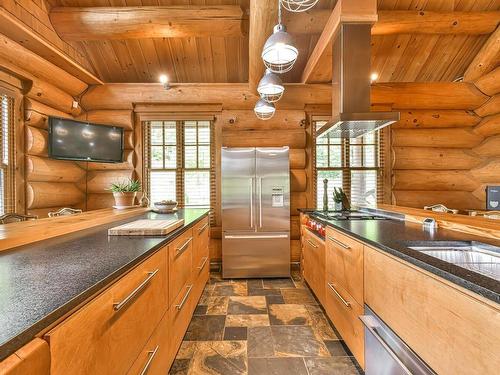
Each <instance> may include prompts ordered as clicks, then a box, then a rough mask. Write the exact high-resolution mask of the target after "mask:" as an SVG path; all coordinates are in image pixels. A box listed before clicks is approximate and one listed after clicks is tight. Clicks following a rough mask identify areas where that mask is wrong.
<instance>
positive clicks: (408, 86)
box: [371, 82, 489, 110]
mask: <svg viewBox="0 0 500 375" xmlns="http://www.w3.org/2000/svg"><path fill="white" fill-rule="evenodd" d="M488 99H489V97H488V96H487V95H484V94H483V93H482V92H481V91H479V90H478V89H477V88H476V87H475V86H474V84H472V83H469V82H409V83H406V82H401V83H399V82H394V83H377V84H375V85H372V91H371V103H372V106H377V105H382V106H386V107H389V108H392V109H393V110H397V109H460V110H464V109H465V110H469V109H470V110H473V109H476V108H478V107H480V106H481V105H483V104H484V103H486V101H488Z"/></svg>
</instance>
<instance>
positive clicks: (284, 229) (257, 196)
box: [221, 147, 290, 278]
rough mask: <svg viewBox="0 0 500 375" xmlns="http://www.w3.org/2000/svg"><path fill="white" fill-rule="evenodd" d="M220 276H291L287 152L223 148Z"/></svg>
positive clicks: (277, 149) (285, 150) (279, 149)
mask: <svg viewBox="0 0 500 375" xmlns="http://www.w3.org/2000/svg"><path fill="white" fill-rule="evenodd" d="M221 173H222V276H223V277H224V278H243V277H288V276H290V176H289V174H290V172H289V160H288V147H281V148H267V147H266V148H264V147H257V148H222V168H221Z"/></svg>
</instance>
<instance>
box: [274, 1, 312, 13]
mask: <svg viewBox="0 0 500 375" xmlns="http://www.w3.org/2000/svg"><path fill="white" fill-rule="evenodd" d="M318 1H319V0H280V3H281V5H282V6H283V8H285V9H286V10H288V11H290V12H305V11H306V10H309V9H311V8H312V7H313V6H315V5H316V4H317V3H318Z"/></svg>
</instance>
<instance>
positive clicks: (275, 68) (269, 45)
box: [261, 2, 299, 74]
mask: <svg viewBox="0 0 500 375" xmlns="http://www.w3.org/2000/svg"><path fill="white" fill-rule="evenodd" d="M261 56H262V60H264V65H265V66H266V67H267V68H268V69H269V70H271V71H272V72H273V73H279V74H281V73H286V72H288V71H290V70H291V69H292V67H293V64H295V61H297V57H298V56H299V51H298V49H297V48H296V47H295V46H294V43H293V38H292V36H291V35H290V34H288V33H287V32H286V27H285V26H284V25H282V24H281V2H280V3H278V24H277V25H276V26H274V29H273V35H271V36H270V37H269V38H268V39H267V41H266V43H265V44H264V49H263V51H262V55H261Z"/></svg>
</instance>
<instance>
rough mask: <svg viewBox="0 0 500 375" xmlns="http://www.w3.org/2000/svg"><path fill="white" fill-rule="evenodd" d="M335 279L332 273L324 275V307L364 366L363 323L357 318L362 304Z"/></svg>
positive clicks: (361, 311) (361, 312) (361, 309)
mask: <svg viewBox="0 0 500 375" xmlns="http://www.w3.org/2000/svg"><path fill="white" fill-rule="evenodd" d="M335 279H336V278H335V276H334V275H332V274H327V276H326V283H325V285H326V295H325V303H324V307H325V310H326V313H327V315H328V317H329V318H330V320H331V321H332V322H333V324H334V325H335V328H337V330H338V331H339V333H340V335H341V336H342V338H343V339H344V341H345V342H346V344H347V346H348V347H349V349H350V350H351V352H352V354H354V356H355V357H356V359H357V360H358V362H359V364H360V366H361V367H363V368H364V363H365V360H364V357H365V353H364V350H365V344H364V340H365V336H364V329H363V324H362V323H361V321H360V320H359V316H361V315H363V311H364V310H363V305H360V304H359V303H358V302H357V301H356V299H355V298H354V297H353V296H352V295H351V294H349V292H348V291H347V290H346V289H344V288H343V286H342V285H341V284H339V283H338V282H336V281H335Z"/></svg>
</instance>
